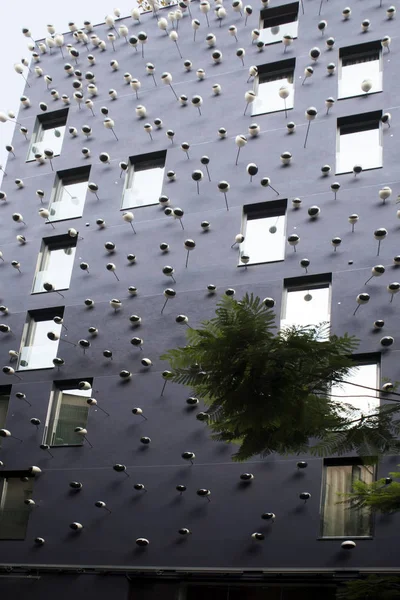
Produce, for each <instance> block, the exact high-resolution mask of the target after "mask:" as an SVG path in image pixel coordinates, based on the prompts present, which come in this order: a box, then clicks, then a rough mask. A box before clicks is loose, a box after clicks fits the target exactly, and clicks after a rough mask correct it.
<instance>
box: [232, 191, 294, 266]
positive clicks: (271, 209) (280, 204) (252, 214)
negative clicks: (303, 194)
mask: <svg viewBox="0 0 400 600" xmlns="http://www.w3.org/2000/svg"><path fill="white" fill-rule="evenodd" d="M264 219H274V222H273V223H272V225H275V224H276V221H277V220H278V219H283V232H282V239H281V240H280V243H281V249H282V252H281V256H282V258H274V259H273V260H252V258H251V252H249V256H250V261H249V262H248V263H247V264H248V265H264V264H267V263H275V262H282V261H284V260H285V246H286V228H287V204H286V200H278V201H277V202H276V203H275V202H274V201H271V202H265V203H264V202H263V203H261V204H257V205H254V204H253V205H245V206H244V207H243V212H242V227H241V230H242V232H243V235H244V238H245V239H244V242H243V243H242V244H241V245H240V248H239V256H238V265H237V266H238V267H245V266H246V265H244V264H243V263H242V262H241V261H240V257H241V255H242V254H247V253H248V250H247V248H246V246H247V245H248V242H247V244H246V240H247V224H248V221H256V220H264ZM265 234H266V235H271V236H278V237H277V238H276V240H277V241H278V239H279V235H278V231H277V232H276V233H269V231H268V228H267V227H266V229H265Z"/></svg>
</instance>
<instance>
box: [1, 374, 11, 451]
mask: <svg viewBox="0 0 400 600" xmlns="http://www.w3.org/2000/svg"><path fill="white" fill-rule="evenodd" d="M10 393H11V386H9V385H2V386H0V429H3V428H4V426H5V424H6V418H7V411H8V402H9V400H10ZM0 445H1V442H0Z"/></svg>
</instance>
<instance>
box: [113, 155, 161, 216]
mask: <svg viewBox="0 0 400 600" xmlns="http://www.w3.org/2000/svg"><path fill="white" fill-rule="evenodd" d="M166 155H167V153H166V152H165V151H163V152H153V153H151V154H142V155H141V156H132V157H131V158H130V160H129V167H128V171H127V173H126V175H125V185H124V191H123V197H122V206H121V208H122V209H126V208H135V207H137V206H149V205H150V204H158V199H159V197H160V195H161V191H162V185H163V180H164V170H165V160H166Z"/></svg>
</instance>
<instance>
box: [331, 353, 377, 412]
mask: <svg viewBox="0 0 400 600" xmlns="http://www.w3.org/2000/svg"><path fill="white" fill-rule="evenodd" d="M345 379H346V381H348V382H349V383H347V384H346V383H343V384H341V385H333V386H332V387H331V394H332V395H333V398H332V399H333V400H336V401H337V402H339V403H340V404H347V405H349V408H351V409H352V410H353V412H352V418H354V419H357V418H358V417H360V416H361V415H362V414H363V415H370V414H373V413H375V412H376V409H377V408H378V406H379V405H380V401H379V392H376V391H373V390H365V389H363V388H361V387H356V385H354V384H357V385H364V386H366V387H369V388H373V389H374V390H376V389H378V388H379V364H378V362H377V361H376V360H373V361H368V360H366V361H361V360H356V362H355V367H354V369H353V371H352V372H351V373H350V374H349V375H348V376H347V377H346V378H345ZM352 384H353V385H352ZM363 394H365V395H363Z"/></svg>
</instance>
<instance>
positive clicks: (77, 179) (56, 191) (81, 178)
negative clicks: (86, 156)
mask: <svg viewBox="0 0 400 600" xmlns="http://www.w3.org/2000/svg"><path fill="white" fill-rule="evenodd" d="M90 169H91V166H90V165H89V166H87V167H77V168H75V169H68V170H66V171H57V172H56V174H55V178H54V183H53V189H52V191H51V196H50V201H49V206H48V210H49V212H50V215H49V217H48V219H47V222H48V223H61V222H62V221H70V220H72V219H81V218H82V217H83V213H84V210H85V204H86V197H87V186H86V191H85V197H84V198H83V201H82V211H81V214H80V215H75V216H73V217H64V218H62V219H57V218H56V219H54V218H53V215H52V214H51V210H52V206H53V204H56V203H57V202H59V200H57V199H58V198H59V196H60V194H61V190H62V189H63V188H64V187H66V186H68V185H73V184H75V183H84V182H86V183H89V177H90Z"/></svg>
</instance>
